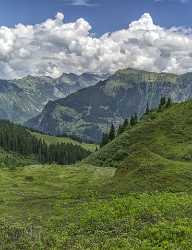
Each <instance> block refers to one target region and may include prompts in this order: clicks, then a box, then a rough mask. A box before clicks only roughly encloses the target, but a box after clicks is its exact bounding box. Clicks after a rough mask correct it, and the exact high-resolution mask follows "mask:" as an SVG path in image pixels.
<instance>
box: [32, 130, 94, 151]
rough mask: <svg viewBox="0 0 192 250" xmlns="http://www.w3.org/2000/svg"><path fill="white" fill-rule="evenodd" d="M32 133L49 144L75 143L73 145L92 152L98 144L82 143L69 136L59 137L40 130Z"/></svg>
mask: <svg viewBox="0 0 192 250" xmlns="http://www.w3.org/2000/svg"><path fill="white" fill-rule="evenodd" d="M31 134H32V135H34V136H35V137H36V138H38V139H42V140H43V141H45V142H46V143H47V144H57V143H59V144H61V143H65V144H73V145H79V146H82V147H83V148H85V149H86V150H89V151H90V152H95V150H96V148H97V145H96V144H89V143H80V142H78V141H75V140H73V139H71V138H69V137H57V136H50V135H46V134H42V133H38V132H31Z"/></svg>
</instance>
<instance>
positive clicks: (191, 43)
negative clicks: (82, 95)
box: [0, 0, 192, 79]
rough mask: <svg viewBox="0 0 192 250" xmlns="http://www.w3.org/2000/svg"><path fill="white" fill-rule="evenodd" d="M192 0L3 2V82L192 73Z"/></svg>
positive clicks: (0, 8) (0, 38)
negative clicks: (126, 72) (127, 71)
mask: <svg viewBox="0 0 192 250" xmlns="http://www.w3.org/2000/svg"><path fill="white" fill-rule="evenodd" d="M191 9H192V0H1V1H0V78H6V79H13V78H20V77H23V76H25V75H29V74H30V75H48V76H51V77H58V76H59V75H61V74H62V73H63V72H66V73H71V72H72V73H76V74H81V73H84V72H93V73H113V72H115V71H116V70H118V69H121V68H126V67H133V68H138V69H145V70H149V71H155V72H170V73H185V72H188V71H192V23H191Z"/></svg>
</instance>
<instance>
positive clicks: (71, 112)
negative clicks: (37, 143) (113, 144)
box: [25, 68, 192, 142]
mask: <svg viewBox="0 0 192 250" xmlns="http://www.w3.org/2000/svg"><path fill="white" fill-rule="evenodd" d="M162 96H165V97H171V99H172V100H173V101H174V102H181V101H185V100H188V99H190V98H191V97H192V73H187V74H183V75H175V74H167V73H152V72H146V71H141V70H134V69H130V68H128V69H124V70H120V71H117V72H116V73H115V74H114V75H112V76H110V77H109V78H108V79H106V80H104V81H100V82H99V83H97V84H96V85H94V86H90V87H87V88H84V89H81V90H79V91H77V92H75V93H73V94H71V95H69V96H67V97H66V98H62V99H59V100H56V101H49V102H48V104H47V105H46V106H45V108H44V109H43V111H42V112H41V113H40V114H39V115H38V116H36V117H35V118H32V119H30V120H29V121H28V122H27V123H26V124H25V125H26V126H28V127H30V128H34V129H37V130H40V131H42V132H46V133H49V134H52V135H60V134H63V133H65V134H73V135H76V136H79V137H81V138H83V139H86V140H87V139H88V140H92V141H96V142H99V141H100V140H101V137H102V133H103V132H105V131H107V130H108V129H109V127H110V126H111V123H112V122H113V123H114V124H115V125H116V126H118V125H119V124H120V123H121V122H122V121H123V120H124V119H125V118H130V117H131V116H132V115H134V114H135V113H136V114H138V116H142V114H143V113H144V112H145V110H146V107H147V104H148V105H149V108H150V109H153V108H156V107H157V106H158V105H159V102H160V99H161V97H162Z"/></svg>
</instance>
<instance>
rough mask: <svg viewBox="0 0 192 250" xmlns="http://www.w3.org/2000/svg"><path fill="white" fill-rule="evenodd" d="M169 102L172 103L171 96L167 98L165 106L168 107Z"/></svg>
mask: <svg viewBox="0 0 192 250" xmlns="http://www.w3.org/2000/svg"><path fill="white" fill-rule="evenodd" d="M171 104H172V100H171V97H169V98H168V99H167V103H166V108H168V107H170V106H171Z"/></svg>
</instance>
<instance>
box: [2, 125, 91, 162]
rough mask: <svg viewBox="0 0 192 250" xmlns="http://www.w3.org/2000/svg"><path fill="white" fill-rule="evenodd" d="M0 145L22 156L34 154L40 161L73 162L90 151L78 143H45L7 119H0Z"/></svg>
mask: <svg viewBox="0 0 192 250" xmlns="http://www.w3.org/2000/svg"><path fill="white" fill-rule="evenodd" d="M0 146H1V147H2V148H3V149H4V150H6V151H13V152H16V153H19V154H21V155H24V156H29V155H35V157H36V158H37V159H38V161H40V162H41V163H53V162H55V163H58V164H73V163H75V162H76V161H80V160H82V159H83V158H85V157H87V156H88V155H89V154H90V152H89V151H88V150H86V149H84V148H83V147H81V146H80V145H73V144H65V143H61V144H59V143H58V144H50V145H48V144H46V143H45V142H44V141H43V140H42V139H37V138H36V137H35V136H33V135H32V134H31V133H30V132H29V131H28V130H27V129H25V128H23V127H22V126H20V125H15V124H13V123H11V122H9V121H0Z"/></svg>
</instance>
